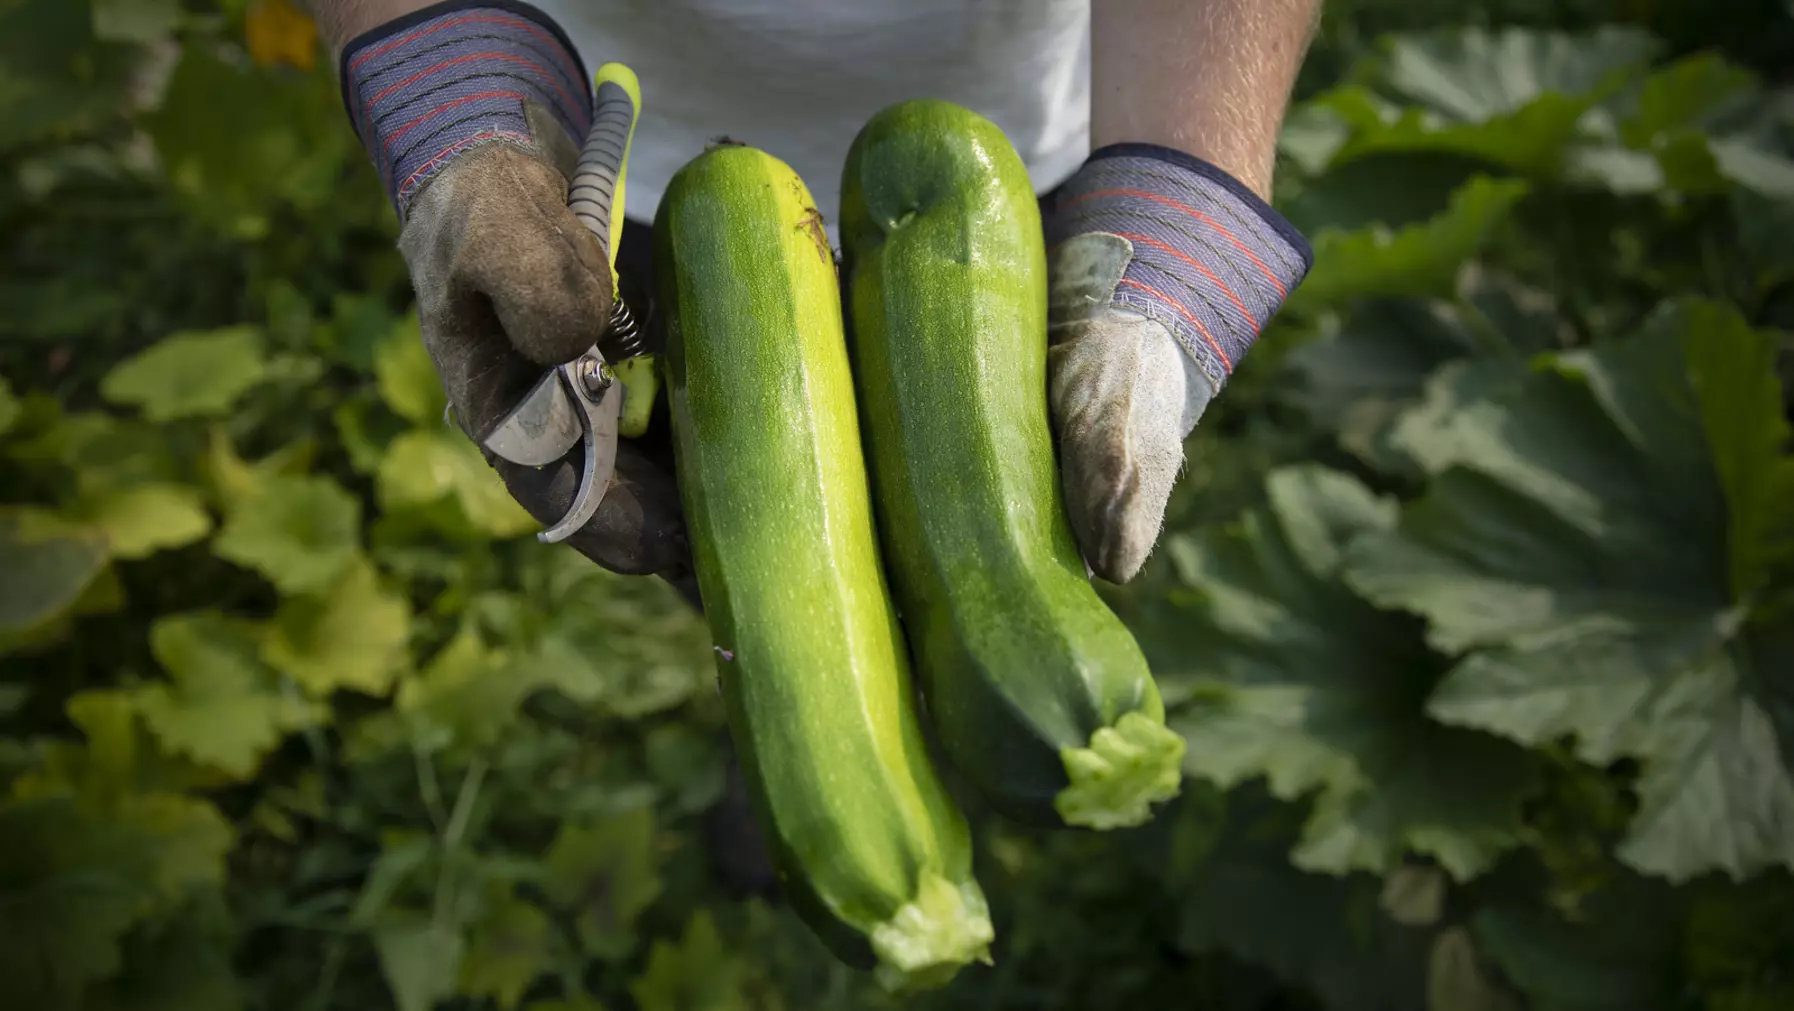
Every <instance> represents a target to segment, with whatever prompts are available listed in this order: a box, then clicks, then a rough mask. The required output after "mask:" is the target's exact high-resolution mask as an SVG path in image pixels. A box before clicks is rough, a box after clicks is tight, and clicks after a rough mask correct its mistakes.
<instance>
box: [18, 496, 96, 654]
mask: <svg viewBox="0 0 1794 1011" xmlns="http://www.w3.org/2000/svg"><path fill="white" fill-rule="evenodd" d="M106 558H107V550H106V537H105V534H104V533H103V532H102V531H99V530H96V529H94V528H92V527H88V526H83V525H80V524H76V523H70V522H68V521H66V520H63V519H60V518H58V517H57V516H55V515H54V514H52V513H48V512H45V511H43V510H41V509H32V508H28V507H22V506H8V507H5V508H0V633H10V632H18V631H22V630H24V629H28V628H31V627H33V626H36V625H40V624H42V623H44V622H46V621H49V620H50V619H52V618H54V617H56V616H57V615H58V614H60V613H61V612H62V611H63V610H64V609H65V608H67V607H69V606H71V605H72V604H73V603H74V602H75V600H76V599H77V598H78V597H80V596H81V593H82V591H83V590H85V589H86V588H87V586H88V584H89V583H91V582H92V581H93V579H94V577H96V576H98V575H99V574H100V570H101V569H103V568H105V566H106Z"/></svg>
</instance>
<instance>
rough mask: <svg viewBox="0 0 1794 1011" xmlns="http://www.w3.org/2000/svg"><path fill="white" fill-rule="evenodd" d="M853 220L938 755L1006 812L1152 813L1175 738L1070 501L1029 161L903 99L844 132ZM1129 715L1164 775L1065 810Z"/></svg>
mask: <svg viewBox="0 0 1794 1011" xmlns="http://www.w3.org/2000/svg"><path fill="white" fill-rule="evenodd" d="M841 233H842V241H843V248H844V253H845V261H844V265H845V269H846V275H847V292H848V296H847V297H848V302H849V323H850V341H851V343H850V348H851V353H852V357H853V366H854V372H855V379H856V382H857V384H858V385H857V389H858V392H859V403H860V409H861V415H862V429H863V431H864V433H865V438H866V441H867V444H868V450H869V457H870V459H871V461H872V480H873V490H874V497H875V501H876V502H877V508H878V520H879V528H880V533H881V536H882V538H883V543H884V549H885V558H886V560H887V563H888V564H889V566H890V569H891V578H892V585H893V588H894V590H895V592H896V596H897V601H898V606H899V610H900V612H901V614H902V617H903V623H904V625H905V627H906V629H907V630H908V634H909V637H910V642H911V647H912V654H913V655H914V657H915V664H916V667H917V669H918V671H919V672H920V674H921V676H922V681H923V685H924V695H925V697H926V700H927V707H928V712H929V718H930V721H931V723H932V724H933V726H934V728H935V731H936V734H937V735H938V737H939V739H940V743H941V745H942V748H943V750H944V751H945V752H946V754H947V756H948V758H949V760H950V761H951V763H952V765H953V766H954V767H955V769H956V770H957V771H958V772H959V773H961V774H962V775H963V776H965V777H966V778H967V779H968V780H969V781H970V782H971V783H972V784H973V785H974V786H975V787H977V789H978V791H979V792H980V793H981V794H982V795H983V797H984V799H985V800H986V801H987V802H989V803H990V804H991V806H992V807H994V808H996V809H997V810H999V811H1001V812H1003V813H1005V814H1007V815H1009V816H1011V817H1013V818H1017V819H1019V820H1024V821H1029V822H1035V823H1043V824H1061V823H1071V824H1082V825H1088V826H1091V827H1097V828H1108V827H1115V826H1117V825H1124V824H1138V823H1140V822H1141V821H1144V820H1146V818H1147V817H1149V814H1148V810H1149V804H1148V803H1146V801H1148V800H1162V799H1166V796H1167V795H1166V793H1165V791H1166V789H1167V785H1166V784H1167V782H1168V781H1169V782H1170V783H1173V784H1174V783H1176V782H1177V781H1178V773H1177V772H1176V771H1175V766H1176V765H1177V764H1178V763H1179V762H1180V761H1181V758H1182V752H1183V743H1182V740H1181V738H1177V737H1176V735H1175V734H1172V733H1171V732H1170V731H1168V730H1166V729H1164V706H1163V703H1162V701H1161V699H1160V696H1159V692H1158V688H1157V685H1156V684H1155V683H1154V681H1153V678H1152V675H1151V672H1150V670H1149V669H1148V667H1147V663H1146V659H1145V657H1144V656H1143V655H1142V653H1141V651H1140V648H1139V645H1138V644H1137V643H1136V642H1135V640H1134V638H1133V635H1132V633H1131V632H1130V631H1129V630H1128V629H1127V627H1126V626H1125V625H1123V624H1122V622H1121V621H1120V619H1118V618H1117V617H1116V616H1115V614H1114V613H1113V612H1112V611H1111V610H1110V609H1109V607H1108V606H1107V604H1106V603H1105V602H1104V601H1103V600H1102V598H1101V597H1099V596H1098V595H1097V593H1096V590H1095V588H1094V587H1093V586H1092V585H1091V583H1090V580H1089V576H1088V570H1087V569H1086V567H1085V565H1084V561H1083V557H1082V555H1081V554H1080V553H1079V550H1078V547H1077V542H1076V539H1075V538H1074V536H1073V533H1072V530H1071V526H1070V521H1069V519H1068V518H1067V514H1066V512H1065V507H1064V501H1063V498H1062V495H1063V493H1062V491H1061V489H1060V485H1059V472H1058V467H1057V463H1056V460H1055V455H1054V444H1053V441H1052V434H1051V429H1050V421H1049V417H1048V409H1047V398H1046V391H1047V377H1046V357H1047V268H1046V250H1045V237H1044V234H1043V232H1042V229H1041V221H1040V210H1039V204H1038V203H1037V200H1036V197H1035V195H1034V192H1033V189H1032V186H1031V185H1030V182H1029V178H1028V174H1027V170H1026V168H1025V167H1024V166H1023V164H1022V162H1021V159H1020V158H1019V156H1017V154H1016V152H1015V150H1014V148H1013V147H1012V146H1011V145H1010V143H1009V142H1008V139H1007V138H1006V137H1004V135H1003V133H1002V132H1001V131H1000V130H999V129H998V128H997V127H996V126H995V125H994V124H992V123H991V122H990V121H988V120H986V119H984V118H983V117H982V116H979V115H977V114H976V113H973V112H971V111H969V110H967V109H964V108H961V107H959V106H956V105H953V104H950V103H947V102H941V101H934V100H920V101H911V102H904V103H900V104H898V105H895V106H892V107H890V108H887V109H885V110H883V111H881V112H880V113H878V114H877V115H875V116H874V117H873V118H872V119H871V120H870V121H868V122H867V124H866V125H865V127H864V128H863V129H862V130H861V131H860V134H859V135H858V137H856V138H855V140H854V143H853V146H852V148H851V149H850V152H849V154H848V158H847V164H846V168H845V171H844V174H843V180H842V205H841ZM1130 713H1136V714H1138V715H1137V716H1134V717H1131V718H1129V720H1128V722H1127V723H1126V724H1124V730H1125V731H1126V732H1127V736H1128V738H1129V740H1132V739H1133V738H1134V735H1135V733H1136V732H1140V731H1143V732H1144V733H1145V735H1146V737H1147V738H1148V741H1149V747H1148V748H1147V751H1148V752H1150V754H1149V755H1148V756H1147V759H1148V760H1147V765H1148V766H1150V769H1149V770H1148V771H1149V773H1150V774H1149V775H1148V776H1147V778H1148V779H1149V780H1151V782H1152V784H1154V785H1153V786H1152V787H1150V788H1142V789H1139V790H1137V791H1136V789H1135V787H1133V786H1129V787H1128V788H1127V791H1124V792H1133V793H1135V794H1136V795H1134V796H1132V797H1131V799H1129V798H1124V800H1126V802H1125V803H1123V804H1122V805H1121V807H1123V808H1126V810H1120V809H1119V808H1112V809H1105V810H1101V811H1098V812H1097V813H1096V814H1095V815H1094V817H1093V816H1090V815H1087V814H1075V813H1074V814H1067V813H1066V810H1065V803H1064V797H1066V796H1069V795H1068V794H1067V790H1068V788H1069V787H1071V786H1072V785H1073V776H1072V775H1071V773H1070V772H1069V771H1068V769H1069V768H1070V767H1071V766H1073V765H1075V764H1077V762H1076V761H1075V760H1074V757H1073V756H1074V754H1083V755H1084V756H1086V758H1089V757H1090V755H1091V748H1092V746H1093V743H1101V742H1108V744H1118V743H1119V741H1120V739H1119V738H1118V737H1117V736H1116V732H1115V730H1114V729H1113V728H1114V726H1115V724H1116V723H1117V722H1118V721H1120V720H1122V718H1123V717H1124V716H1125V715H1126V714H1130ZM1105 729H1108V733H1107V734H1106V735H1103V736H1100V737H1096V738H1095V741H1094V742H1093V735H1098V734H1099V733H1100V732H1102V731H1104V730H1105ZM1105 747H1107V745H1105ZM1155 749H1156V750H1155ZM1097 750H1098V751H1102V750H1104V749H1103V748H1098V749H1097ZM1122 750H1123V751H1129V746H1123V747H1122ZM1135 750H1137V749H1135ZM1172 752H1174V754H1172ZM1107 753H1108V752H1105V754H1107ZM1106 762H1107V759H1104V760H1103V761H1099V762H1098V763H1097V764H1098V765H1099V766H1104V767H1105V768H1106V767H1107V766H1106V764H1105V763H1106ZM1167 763H1169V765H1168V764H1167ZM1123 764H1125V762H1124V763H1123ZM1102 775H1107V774H1106V773H1104V774H1102ZM1167 777H1169V779H1168V778H1167ZM1099 778H1100V776H1099ZM1135 778H1136V779H1137V778H1138V774H1137V770H1136V773H1135ZM1169 789H1170V792H1171V793H1173V794H1174V793H1175V792H1176V788H1175V786H1171V787H1170V788H1169ZM1099 806H1101V805H1099Z"/></svg>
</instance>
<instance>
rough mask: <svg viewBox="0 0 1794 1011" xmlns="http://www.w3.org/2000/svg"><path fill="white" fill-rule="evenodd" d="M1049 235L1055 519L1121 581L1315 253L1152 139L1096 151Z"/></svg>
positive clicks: (1054, 201)
mask: <svg viewBox="0 0 1794 1011" xmlns="http://www.w3.org/2000/svg"><path fill="white" fill-rule="evenodd" d="M1045 225H1046V230H1047V273H1048V280H1049V286H1050V294H1049V300H1048V320H1049V331H1050V341H1051V346H1050V348H1049V350H1048V352H1047V355H1048V358H1047V366H1048V384H1049V385H1048V399H1049V403H1050V405H1051V413H1052V417H1053V423H1054V427H1055V430H1056V435H1057V438H1058V444H1059V459H1060V479H1061V481H1062V482H1063V486H1064V490H1065V498H1066V509H1067V511H1068V513H1069V514H1070V518H1071V522H1072V529H1073V530H1074V531H1075V532H1076V534H1077V538H1078V543H1079V545H1080V547H1081V548H1082V549H1083V553H1084V558H1085V561H1086V563H1087V564H1088V565H1089V566H1090V567H1091V569H1092V570H1093V571H1094V572H1095V573H1096V574H1097V575H1098V576H1101V577H1102V578H1104V579H1106V580H1109V581H1111V582H1116V583H1122V582H1126V581H1128V580H1130V579H1132V578H1133V577H1134V576H1135V575H1136V574H1137V573H1138V572H1139V571H1140V567H1141V565H1143V564H1144V563H1145V561H1146V558H1147V556H1148V555H1149V554H1151V552H1152V549H1153V546H1154V544H1155V543H1157V541H1158V539H1159V531H1160V527H1161V526H1162V525H1163V523H1164V518H1165V505H1166V502H1167V501H1168V500H1169V499H1170V496H1171V489H1172V486H1173V485H1174V484H1175V483H1176V481H1177V475H1178V472H1179V471H1180V470H1181V468H1182V467H1183V462H1184V451H1183V443H1184V439H1185V438H1186V437H1188V435H1189V434H1190V432H1191V431H1192V430H1194V428H1195V427H1196V423H1197V421H1199V420H1200V419H1201V418H1202V412H1203V411H1204V410H1205V409H1206V408H1207V407H1208V405H1209V402H1210V401H1211V400H1212V399H1213V398H1214V397H1215V395H1216V394H1218V393H1219V392H1220V391H1221V388H1222V386H1223V385H1225V384H1226V382H1227V377H1228V375H1230V374H1231V373H1232V372H1233V369H1234V367H1235V366H1236V365H1238V364H1239V361H1240V359H1241V358H1242V357H1243V356H1244V355H1245V354H1246V351H1247V350H1248V349H1249V348H1250V347H1251V346H1252V342H1253V341H1254V340H1255V339H1256V338H1257V336H1258V334H1259V331H1260V330H1262V329H1263V328H1264V325H1265V324H1266V323H1267V322H1269V321H1270V319H1271V317H1272V315H1274V314H1275V313H1276V312H1277V310H1278V309H1279V308H1280V307H1281V306H1282V305H1283V302H1284V300H1285V299H1287V298H1288V297H1289V293H1290V292H1291V291H1292V290H1294V288H1295V287H1296V285H1297V284H1299V283H1300V282H1301V280H1302V278H1303V277H1304V276H1305V275H1306V274H1307V273H1308V269H1309V267H1310V266H1311V264H1312V262H1313V254H1312V252H1311V251H1310V249H1309V246H1308V242H1307V240H1305V239H1304V238H1303V237H1302V235H1301V233H1299V232H1297V231H1296V229H1295V228H1294V227H1293V226H1291V225H1290V224H1289V223H1288V222H1287V221H1285V220H1284V219H1283V217H1282V216H1281V215H1279V214H1278V213H1277V212H1276V211H1274V210H1272V209H1271V207H1270V205H1268V204H1266V203H1265V202H1264V201H1263V200H1261V199H1260V198H1259V197H1258V196H1257V195H1255V194H1254V193H1252V191H1251V190H1249V189H1247V188H1246V186H1245V185H1243V184H1242V183H1240V182H1239V181H1238V180H1236V179H1234V178H1233V177H1232V176H1230V175H1228V174H1227V173H1226V172H1224V171H1222V170H1221V169H1219V168H1217V167H1215V166H1214V165H1211V164H1209V163H1207V162H1205V161H1201V160H1199V159H1197V158H1193V157H1191V156H1189V155H1187V154H1184V153H1183V152H1180V151H1175V150H1172V149H1170V148H1165V147H1159V146H1157V145H1152V144H1117V145H1111V146H1109V147H1104V148H1101V149H1099V150H1097V151H1095V152H1094V153H1092V154H1091V156H1090V158H1089V160H1088V161H1086V162H1085V163H1084V166H1083V167H1082V168H1081V169H1079V170H1078V171H1077V173H1076V174H1074V175H1073V176H1072V177H1071V178H1070V179H1069V180H1067V181H1066V182H1065V184H1064V185H1062V186H1061V187H1060V188H1059V189H1058V190H1057V191H1056V192H1055V193H1054V194H1053V195H1052V197H1051V199H1050V200H1049V201H1048V204H1047V207H1046V208H1045Z"/></svg>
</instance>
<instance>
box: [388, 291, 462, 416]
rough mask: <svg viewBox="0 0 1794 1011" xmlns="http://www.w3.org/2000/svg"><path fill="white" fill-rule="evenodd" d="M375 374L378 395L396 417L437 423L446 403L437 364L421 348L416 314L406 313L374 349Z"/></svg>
mask: <svg viewBox="0 0 1794 1011" xmlns="http://www.w3.org/2000/svg"><path fill="white" fill-rule="evenodd" d="M374 377H375V378H376V379H377V380H378V381H379V385H380V397H381V399H383V400H385V401H386V406H388V407H390V408H392V409H393V412H394V413H396V414H397V415H398V416H399V417H401V418H404V419H405V420H406V421H409V422H411V423H412V424H414V425H439V424H441V423H442V409H443V406H444V405H446V404H447V403H448V395H447V394H446V393H445V392H443V389H442V380H441V379H440V378H439V377H438V376H437V375H436V364H435V363H434V362H432V361H431V360H430V352H429V351H427V350H425V348H424V339H423V334H422V332H421V331H420V330H419V329H418V322H417V314H416V313H415V312H413V313H411V314H410V315H408V316H406V317H405V318H404V319H403V320H401V321H400V322H399V324H398V325H397V326H394V327H393V328H392V329H391V330H390V331H389V332H388V334H387V335H386V337H385V339H383V340H381V342H380V343H379V344H378V345H377V346H376V347H375V348H374Z"/></svg>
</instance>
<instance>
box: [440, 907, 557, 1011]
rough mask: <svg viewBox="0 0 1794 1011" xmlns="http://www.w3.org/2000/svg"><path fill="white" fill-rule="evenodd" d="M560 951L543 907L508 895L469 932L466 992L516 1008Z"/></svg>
mask: <svg viewBox="0 0 1794 1011" xmlns="http://www.w3.org/2000/svg"><path fill="white" fill-rule="evenodd" d="M556 949H557V946H556V944H555V941H554V935H553V933H552V925H551V924H550V923H549V922H548V917H547V916H546V915H545V914H543V912H542V910H541V908H540V907H538V906H536V905H535V904H533V903H530V902H525V901H523V900H522V899H517V898H510V897H506V898H504V899H502V900H501V901H500V902H498V903H497V904H496V906H495V908H493V909H492V910H491V911H490V912H489V913H488V914H487V916H486V917H485V918H484V919H482V920H481V921H480V922H478V923H476V924H474V926H473V927H472V929H471V930H470V931H469V932H468V935H467V947H466V950H465V951H464V952H463V954H462V957H461V992H462V993H463V994H466V995H467V996H469V997H490V998H491V999H492V1001H493V1003H495V1004H497V1005H498V1006H499V1008H501V1009H502V1011H513V1009H515V1008H516V1007H517V1004H518V1002H520V1001H521V1000H522V999H523V994H524V992H525V991H526V990H528V989H529V985H530V983H531V982H533V981H534V980H535V978H536V976H537V975H539V974H541V973H543V972H546V971H549V970H550V969H552V968H553V966H554V959H555V957H556V954H557V950H556Z"/></svg>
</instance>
